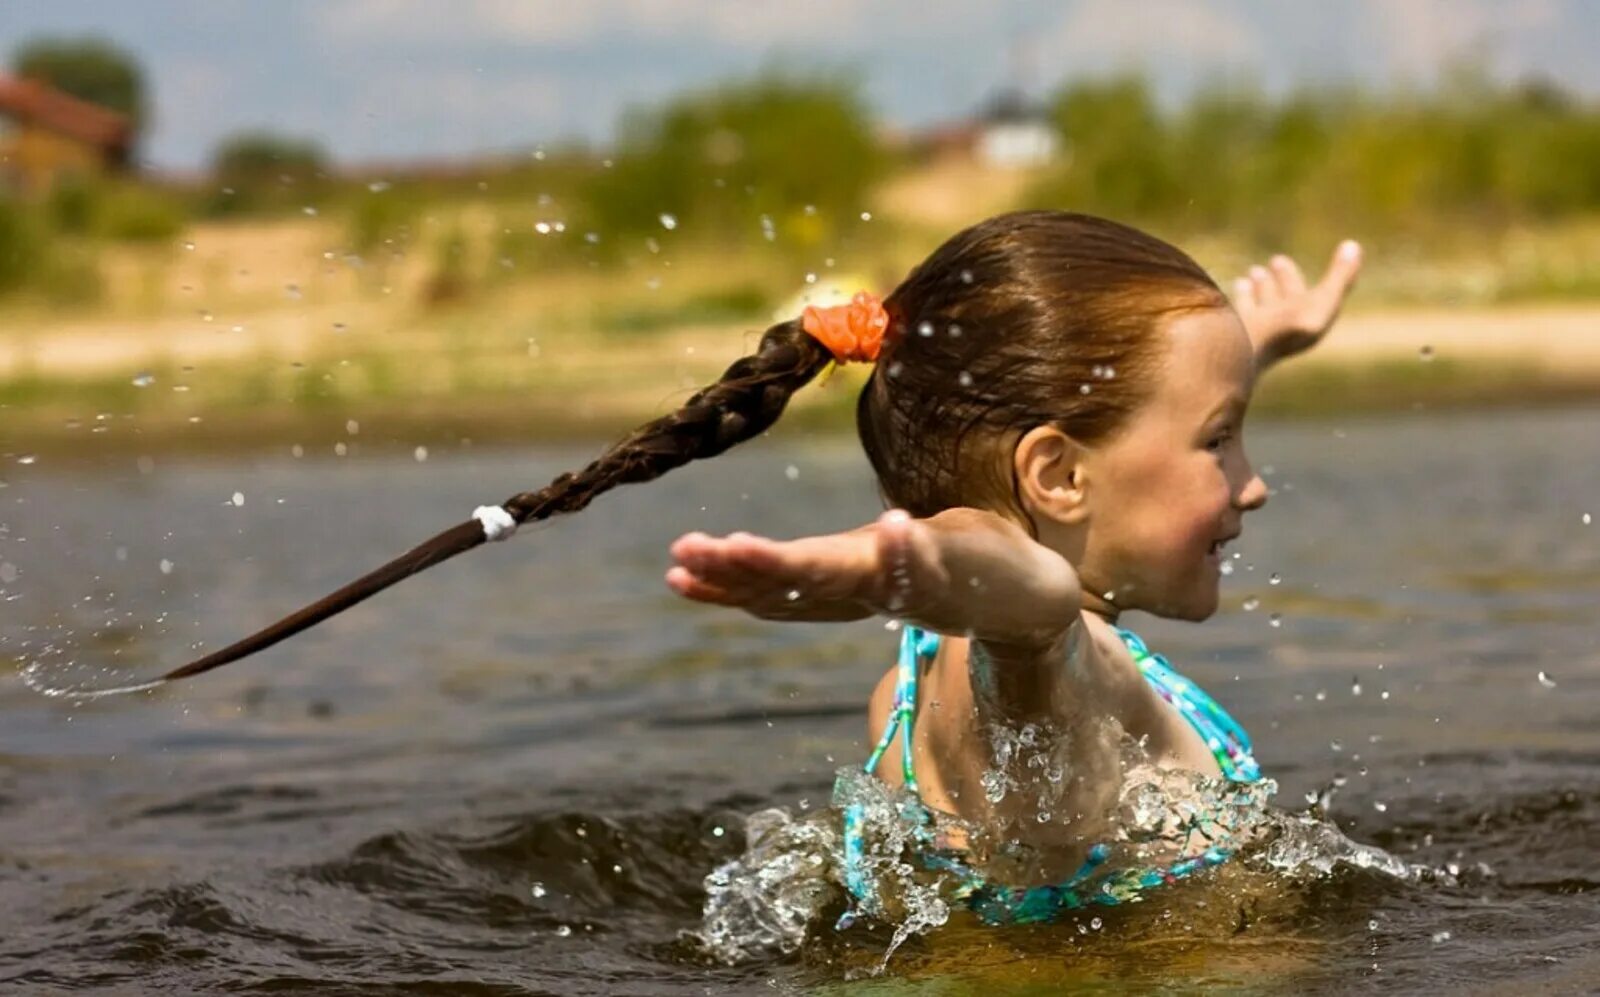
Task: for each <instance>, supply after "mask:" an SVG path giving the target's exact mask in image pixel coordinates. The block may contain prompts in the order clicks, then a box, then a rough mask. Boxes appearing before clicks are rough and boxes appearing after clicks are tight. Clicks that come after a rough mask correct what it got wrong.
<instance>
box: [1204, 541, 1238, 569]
mask: <svg viewBox="0 0 1600 997" xmlns="http://www.w3.org/2000/svg"><path fill="white" fill-rule="evenodd" d="M1238 535H1239V534H1237V533H1232V534H1229V535H1228V536H1225V537H1223V538H1222V539H1220V540H1213V541H1212V542H1211V548H1210V549H1209V550H1207V551H1206V560H1207V561H1210V562H1211V563H1212V564H1213V565H1220V564H1221V563H1222V548H1223V547H1225V546H1227V545H1228V544H1229V543H1230V542H1232V541H1233V540H1234V538H1236V537H1237V536H1238Z"/></svg>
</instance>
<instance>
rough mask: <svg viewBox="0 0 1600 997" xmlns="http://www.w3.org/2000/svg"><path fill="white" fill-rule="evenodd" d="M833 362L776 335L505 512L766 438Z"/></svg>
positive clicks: (323, 602) (392, 570)
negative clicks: (799, 393)
mask: <svg viewBox="0 0 1600 997" xmlns="http://www.w3.org/2000/svg"><path fill="white" fill-rule="evenodd" d="M831 359H833V357H832V355H831V354H830V353H829V351H828V350H827V348H825V347H824V346H823V345H822V344H821V343H820V342H818V341H817V340H816V339H814V338H812V336H810V335H809V334H807V333H806V332H805V330H804V329H803V328H802V327H801V324H800V322H798V321H792V322H783V323H780V324H778V325H775V326H773V327H772V328H770V329H768V330H767V332H766V334H765V335H763V336H762V337H761V345H760V346H759V347H758V348H757V350H756V352H755V353H754V354H751V355H750V356H745V357H740V358H739V359H738V360H736V361H734V362H733V364H732V365H731V366H729V367H728V369H727V370H726V371H724V372H723V375H722V377H721V378H720V379H719V380H718V381H717V382H716V383H715V384H712V385H710V386H709V387H706V388H703V389H702V390H700V391H698V392H696V393H695V394H694V395H693V396H691V397H690V398H689V400H688V401H687V402H685V403H684V404H683V406H682V407H681V408H679V409H678V410H677V411H676V412H673V413H671V414H669V415H665V416H662V417H661V418H659V419H656V420H654V421H652V422H649V423H646V424H645V425H643V426H641V427H639V428H638V429H636V430H634V431H633V432H632V433H630V434H629V435H628V436H627V437H625V438H624V439H622V440H621V441H620V442H618V443H616V444H614V445H613V446H612V447H610V448H609V449H607V450H606V452H605V453H603V454H601V455H600V456H599V457H598V458H597V459H595V460H594V461H593V462H592V463H590V464H589V466H587V467H585V468H583V469H582V470H581V471H577V472H568V473H566V474H562V475H561V476H559V477H557V478H556V479H555V480H554V481H552V482H551V483H550V484H548V485H546V486H545V487H544V488H541V489H539V490H538V491H534V492H520V493H518V494H516V495H513V496H511V498H509V499H507V500H506V501H505V502H504V503H503V505H502V508H503V509H504V510H505V512H506V513H507V514H509V515H510V518H511V520H512V522H513V524H515V525H520V524H522V523H529V522H537V521H540V520H544V519H549V518H550V517H551V516H554V515H557V514H559V513H566V512H577V511H578V510H580V509H582V508H584V507H585V506H587V505H588V504H589V503H590V502H593V501H594V500H595V498H596V497H598V496H599V495H601V494H603V493H604V492H607V491H609V490H611V489H612V488H615V487H616V486H618V485H626V484H634V483H638V482H643V481H652V480H654V479H656V478H659V477H661V475H663V474H666V473H667V472H668V471H670V470H672V469H673V468H676V467H682V466H683V465H684V464H687V463H689V462H690V461H692V460H700V459H702V458H705V457H715V456H717V455H718V454H720V453H722V452H723V451H725V450H727V449H728V448H729V447H732V446H734V445H735V444H738V443H743V442H744V441H745V440H748V439H751V438H752V437H755V436H759V435H760V434H761V433H763V432H765V431H766V429H767V428H768V427H770V426H771V425H772V424H773V423H774V422H776V421H777V420H778V416H780V415H782V414H783V410H784V407H785V406H786V405H788V403H789V398H790V397H791V396H792V395H793V394H794V393H795V392H796V391H798V390H800V389H801V388H802V387H804V386H805V385H806V384H807V383H808V382H810V381H811V380H812V379H813V378H815V377H816V376H817V374H818V373H820V372H821V371H822V369H823V367H825V366H826V365H827V363H828V361H830V360H831ZM488 528H489V527H488V526H487V524H486V523H485V522H483V521H481V520H479V519H476V518H475V519H469V520H467V521H466V522H464V523H459V524H457V525H455V526H452V527H450V528H449V529H448V530H445V531H444V532H443V533H440V534H439V535H437V536H435V537H433V538H432V539H430V540H427V541H424V542H423V543H422V544H419V545H418V546H416V547H414V548H412V549H411V550H409V551H407V552H406V553H404V554H402V555H400V556H399V557H397V558H395V559H394V560H393V561H390V562H389V563H388V564H385V565H384V566H383V567H381V568H378V569H377V570H375V571H372V572H369V573H368V574H365V575H363V576H361V577H360V578H358V579H356V580H355V581H353V582H351V583H350V584H348V585H346V586H344V587H343V588H341V589H339V590H338V591H336V592H332V593H330V594H328V595H327V596H325V597H323V598H322V599H319V600H318V601H316V602H314V603H312V604H311V605H309V606H306V607H305V608H304V609H301V610H299V611H298V612H295V613H291V614H290V615H288V616H285V617H284V618H283V619H281V620H279V621H278V622H276V623H274V624H272V625H271V626H268V627H265V628H263V629H262V630H259V631H257V632H256V633H253V634H251V635H250V636H248V637H245V638H244V639H242V640H239V641H236V642H234V643H232V644H230V645H228V646H227V647H224V648H221V649H220V650H217V651H213V652H212V653H210V654H208V655H205V656H204V657H201V658H197V659H196V660H194V661H191V662H189V663H188V664H186V665H184V666H182V667H181V668H175V669H173V670H172V671H170V672H168V673H166V674H165V675H163V676H161V678H159V679H157V680H156V682H155V683H153V684H159V683H162V682H170V681H172V680H174V679H181V678H186V677H187V676H190V675H198V674H200V673H201V672H207V671H210V670H211V669H213V668H220V667H221V666H223V665H226V664H228V663H229V662H232V661H238V660H239V659H240V658H243V657H246V656H247V655H251V654H254V653H255V652H257V651H261V650H264V649H266V648H268V647H271V646H272V645H274V644H276V643H278V642H279V641H282V640H285V639H287V638H289V637H292V636H294V635H295V634H297V633H299V632H300V631H302V630H305V629H307V628H309V627H312V626H315V625H316V624H318V623H320V622H322V621H323V620H326V619H328V618H329V617H330V616H335V615H337V614H339V613H342V612H344V611H345V610H346V609H349V608H350V607H351V606H354V605H355V604H356V603H359V602H362V601H364V600H366V599H369V598H371V597H372V596H374V595H377V594H378V593H379V592H382V591H383V590H384V589H386V588H389V587H390V586H391V585H394V584H396V583H397V582H400V581H402V580H404V579H406V578H409V577H410V576H412V575H414V574H416V573H417V572H419V571H423V570H425V569H427V568H430V567H432V566H433V565H435V564H438V563H440V562H441V561H446V560H449V559H450V558H452V557H455V556H456V555H457V554H461V553H464V552H466V551H469V550H471V549H472V548H474V547H477V546H478V545H479V544H481V543H483V542H484V541H485V540H486V539H487V537H488V534H487V532H486V531H487V530H488Z"/></svg>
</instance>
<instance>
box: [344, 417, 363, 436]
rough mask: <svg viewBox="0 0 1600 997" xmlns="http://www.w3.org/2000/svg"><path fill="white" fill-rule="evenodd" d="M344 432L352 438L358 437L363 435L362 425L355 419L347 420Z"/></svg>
mask: <svg viewBox="0 0 1600 997" xmlns="http://www.w3.org/2000/svg"><path fill="white" fill-rule="evenodd" d="M344 431H345V432H347V433H349V434H350V435H351V436H357V435H359V434H360V433H361V423H359V422H357V421H356V420H354V419H346V420H345V421H344Z"/></svg>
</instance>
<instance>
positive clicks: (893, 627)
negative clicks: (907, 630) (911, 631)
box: [883, 620, 905, 633]
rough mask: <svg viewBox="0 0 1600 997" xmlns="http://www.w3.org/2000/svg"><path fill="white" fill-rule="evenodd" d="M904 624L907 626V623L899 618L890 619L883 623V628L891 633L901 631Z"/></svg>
mask: <svg viewBox="0 0 1600 997" xmlns="http://www.w3.org/2000/svg"><path fill="white" fill-rule="evenodd" d="M903 626H905V624H904V623H901V622H900V621H899V620H888V621H886V622H885V623H884V624H883V629H885V630H887V631H889V632H890V633H899V632H900V628H901V627H903Z"/></svg>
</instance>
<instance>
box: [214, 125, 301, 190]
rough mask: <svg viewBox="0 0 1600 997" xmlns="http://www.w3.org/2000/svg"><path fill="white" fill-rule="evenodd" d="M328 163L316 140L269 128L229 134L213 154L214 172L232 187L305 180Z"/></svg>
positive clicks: (217, 177)
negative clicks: (268, 129) (282, 133)
mask: <svg viewBox="0 0 1600 997" xmlns="http://www.w3.org/2000/svg"><path fill="white" fill-rule="evenodd" d="M326 166H327V156H326V155H325V154H324V153H323V151H322V147H321V146H320V145H318V144H317V143H316V142H314V141H311V140H309V139H301V138H294V137H291V136H287V135H279V134H276V133H273V132H267V131H251V132H241V133H239V134H236V135H230V136H229V137H228V138H225V139H223V140H222V142H220V143H219V144H218V145H217V148H216V151H215V152H214V153H212V157H211V172H212V175H213V176H214V177H215V178H216V179H217V181H218V182H219V183H224V184H228V185H230V186H265V185H272V184H287V183H296V182H305V181H309V180H312V179H315V178H316V177H317V176H318V175H319V174H321V173H322V172H323V170H324V169H325V167H326Z"/></svg>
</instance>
